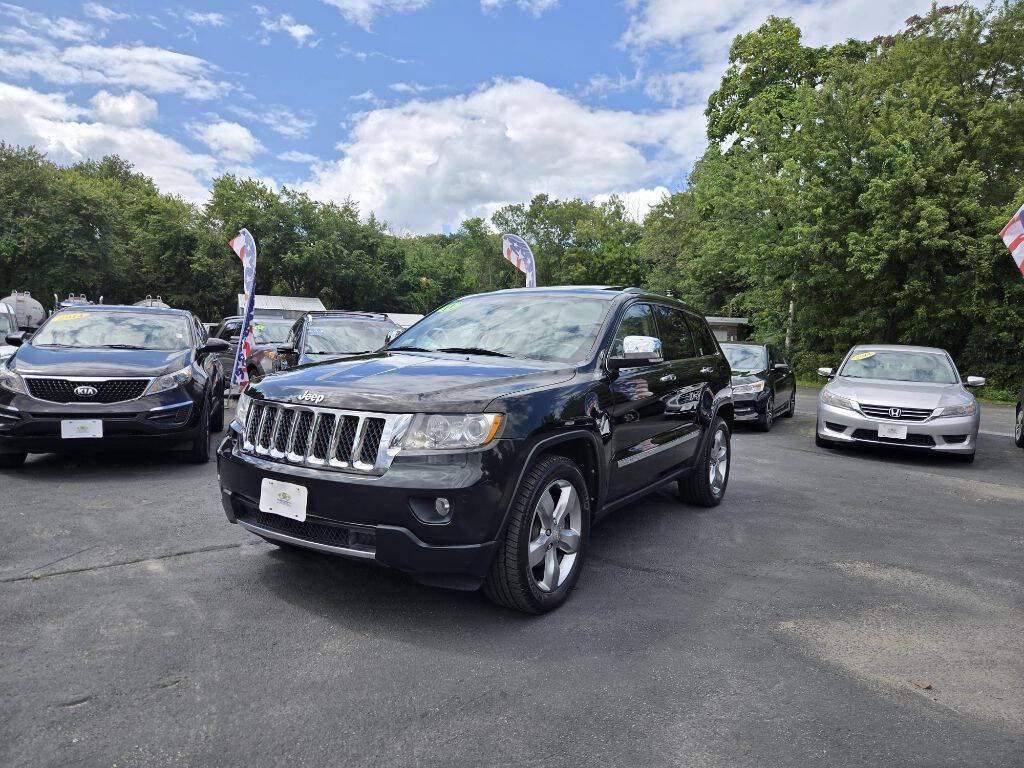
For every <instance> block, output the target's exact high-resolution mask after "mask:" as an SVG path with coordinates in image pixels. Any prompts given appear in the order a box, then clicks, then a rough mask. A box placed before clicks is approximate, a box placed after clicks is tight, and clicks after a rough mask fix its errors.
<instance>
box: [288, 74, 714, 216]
mask: <svg viewBox="0 0 1024 768" xmlns="http://www.w3.org/2000/svg"><path fill="white" fill-rule="evenodd" d="M703 146H704V120H703V116H702V114H701V108H700V107H693V108H688V109H683V110H665V111H662V112H655V113H651V114H638V113H634V112H629V111H625V110H607V109H593V108H590V107H588V106H586V105H584V104H581V103H580V102H578V101H575V100H573V99H572V98H570V97H568V96H566V95H565V94H562V93H560V92H559V91H556V90H554V89H553V88H550V87H548V86H546V85H544V84H542V83H538V82H536V81H533V80H528V79H517V80H511V81H503V80H498V81H495V82H493V83H491V84H488V85H486V86H484V87H482V88H480V89H479V90H477V91H475V92H473V93H470V94H468V95H463V96H454V97H450V98H445V99H439V100H437V101H431V102H428V101H422V100H415V101H412V102H409V103H407V104H403V105H401V106H397V107H390V108H383V109H376V110H373V111H369V112H365V113H362V114H360V115H358V116H356V117H355V118H354V119H353V125H352V129H351V131H350V134H349V137H348V141H347V142H346V143H345V144H343V145H341V150H342V155H341V157H340V158H338V159H337V160H335V161H333V162H330V163H326V164H321V165H318V166H316V167H315V168H314V172H313V176H312V178H311V179H310V181H308V182H307V183H306V184H304V185H303V188H304V189H305V190H306V191H307V192H309V193H310V194H311V195H313V196H315V197H319V198H325V199H332V200H336V201H340V200H344V199H345V198H347V197H351V198H353V199H355V200H357V201H358V202H359V203H360V204H361V206H362V208H363V210H364V211H367V212H368V211H373V212H375V213H376V214H377V215H378V216H380V217H382V218H384V219H386V220H387V221H389V222H390V223H391V224H392V225H393V226H394V227H396V228H397V229H400V230H403V229H408V230H410V231H415V232H429V231H434V232H436V231H439V230H440V229H441V228H442V227H443V226H444V225H457V224H458V223H460V222H461V221H462V220H463V219H465V218H468V217H470V216H487V215H490V213H492V212H493V211H494V210H495V209H496V208H498V207H500V206H501V205H504V204H506V203H508V202H513V201H522V200H528V199H530V198H531V197H532V196H533V195H535V194H537V193H539V192H548V193H550V194H551V195H553V196H555V197H563V198H565V197H581V198H583V199H591V198H593V197H595V196H596V195H600V194H607V193H610V192H613V191H615V190H639V189H643V188H645V187H648V186H653V185H655V184H659V183H664V180H666V179H670V178H676V177H679V176H681V175H682V174H683V173H684V172H685V170H686V166H687V164H688V163H689V162H690V161H691V159H692V158H693V157H694V156H695V155H696V154H697V153H698V152H699V151H700V150H701V149H702V148H703Z"/></svg>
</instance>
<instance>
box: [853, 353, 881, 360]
mask: <svg viewBox="0 0 1024 768" xmlns="http://www.w3.org/2000/svg"><path fill="white" fill-rule="evenodd" d="M874 356H875V353H874V352H858V353H857V354H856V355H854V356H853V357H851V358H850V359H851V360H867V359H868V358H869V357H874Z"/></svg>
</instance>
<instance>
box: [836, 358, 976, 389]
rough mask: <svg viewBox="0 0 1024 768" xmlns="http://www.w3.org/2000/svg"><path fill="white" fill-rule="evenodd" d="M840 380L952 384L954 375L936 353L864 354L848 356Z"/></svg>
mask: <svg viewBox="0 0 1024 768" xmlns="http://www.w3.org/2000/svg"><path fill="white" fill-rule="evenodd" d="M839 375H840V376H850V377H852V378H856V379H883V380H886V381H915V382H928V383H932V384H955V383H956V381H957V377H956V373H955V372H954V371H953V367H952V366H951V365H950V363H949V358H947V357H946V356H945V355H943V354H939V353H936V352H913V351H903V350H881V349H879V350H863V351H860V352H855V353H854V354H852V355H850V358H849V359H848V360H847V361H846V364H845V365H843V367H842V370H840V371H839Z"/></svg>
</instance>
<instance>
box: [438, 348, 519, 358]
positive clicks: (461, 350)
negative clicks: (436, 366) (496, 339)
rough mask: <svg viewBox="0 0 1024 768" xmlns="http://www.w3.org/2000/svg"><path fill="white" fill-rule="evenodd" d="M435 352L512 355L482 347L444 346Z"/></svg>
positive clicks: (497, 355) (492, 355) (496, 355)
mask: <svg viewBox="0 0 1024 768" xmlns="http://www.w3.org/2000/svg"><path fill="white" fill-rule="evenodd" d="M434 351H435V352H453V353H455V354H457V355H490V356H491V357H511V355H506V354H505V353H504V352H495V351H494V350H493V349H482V348H481V347H443V348H442V349H435V350H434Z"/></svg>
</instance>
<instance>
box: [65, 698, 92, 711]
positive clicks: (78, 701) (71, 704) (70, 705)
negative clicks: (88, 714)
mask: <svg viewBox="0 0 1024 768" xmlns="http://www.w3.org/2000/svg"><path fill="white" fill-rule="evenodd" d="M91 700H92V696H82V697H81V698H80V699H72V700H71V701H64V702H61V706H62V707H64V708H65V709H72V708H74V707H80V706H82V705H83V704H85V703H86V702H88V701H91Z"/></svg>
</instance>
